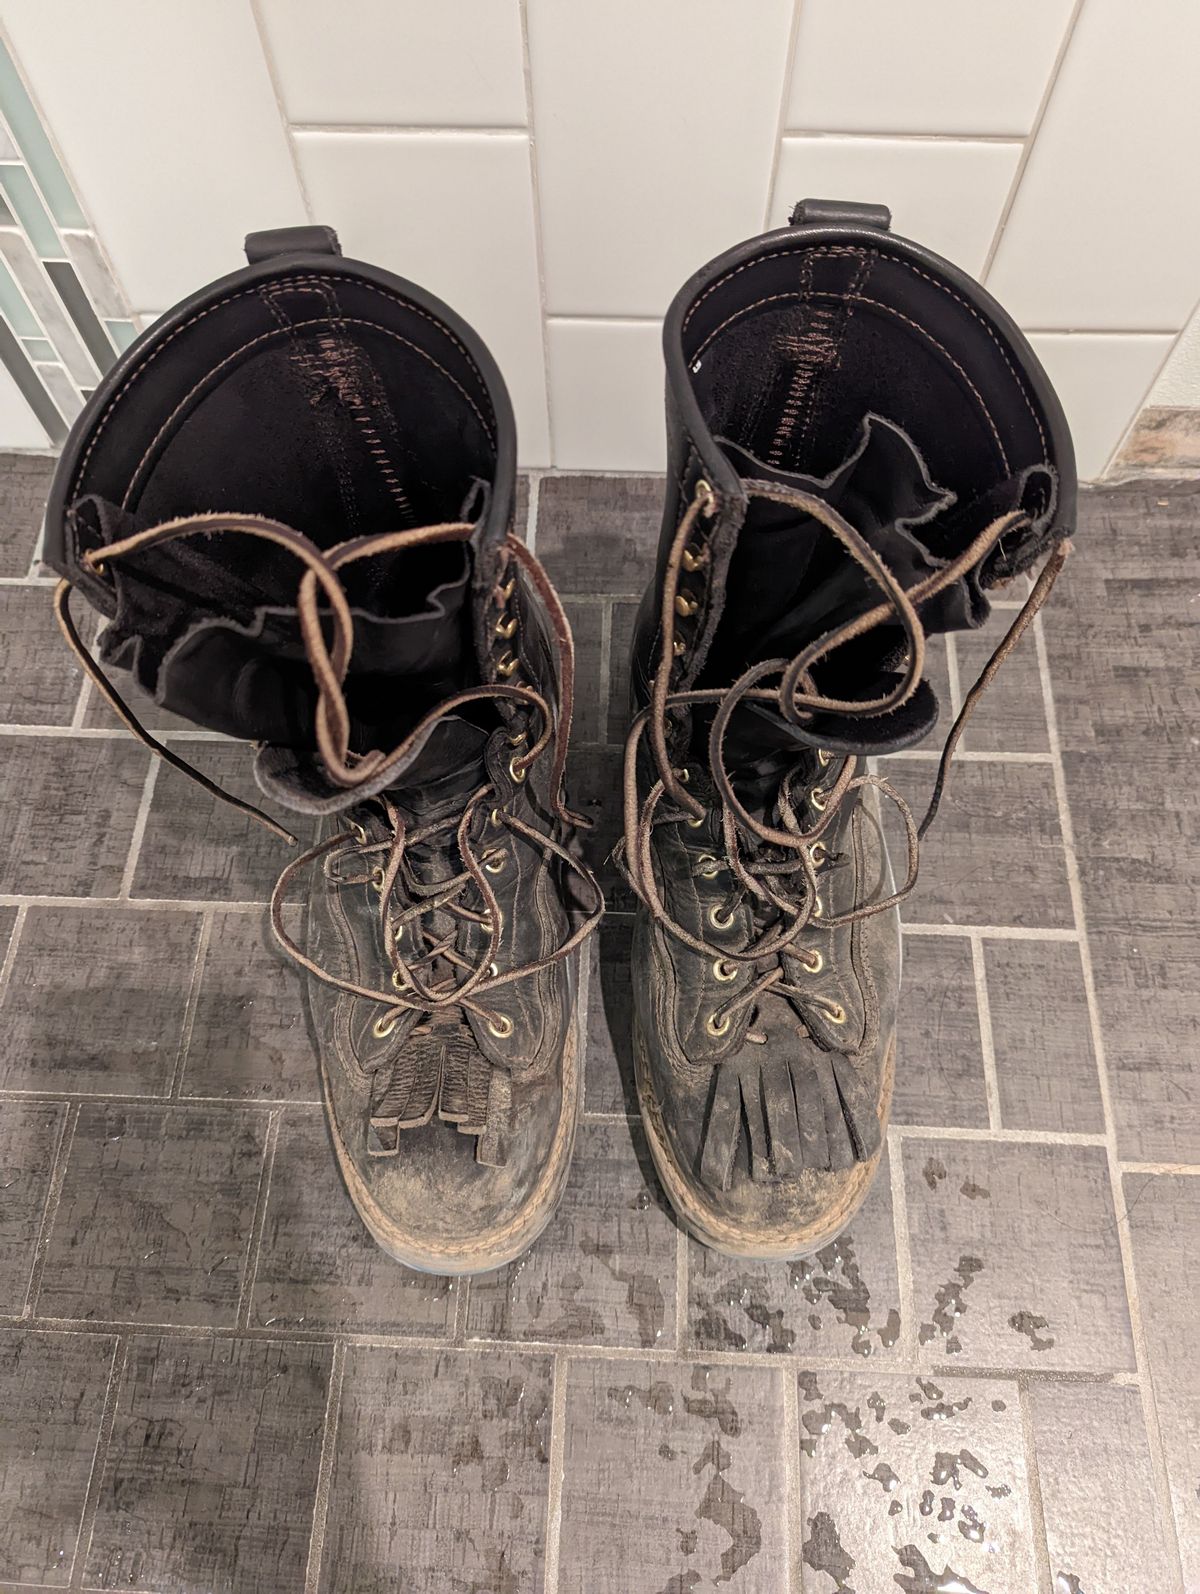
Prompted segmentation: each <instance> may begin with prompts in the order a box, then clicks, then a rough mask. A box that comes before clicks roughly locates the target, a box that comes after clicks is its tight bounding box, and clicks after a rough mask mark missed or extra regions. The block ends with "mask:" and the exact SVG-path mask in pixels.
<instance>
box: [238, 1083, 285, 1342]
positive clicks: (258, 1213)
mask: <svg viewBox="0 0 1200 1594" xmlns="http://www.w3.org/2000/svg"><path fill="white" fill-rule="evenodd" d="M282 1122H283V1109H282V1108H279V1107H277V1108H276V1109H275V1110H274V1111H273V1112H272V1113H271V1114H270V1116H269V1117H268V1119H267V1133H266V1138H265V1139H264V1141H263V1154H262V1165H261V1166H260V1168H259V1170H258V1191H257V1193H256V1195H255V1199H254V1217H253V1219H252V1221H251V1224H250V1234H249V1237H248V1239H247V1242H246V1257H245V1261H244V1263H243V1265H242V1266H243V1270H242V1285H241V1289H240V1290H239V1291H238V1305H237V1313H236V1315H235V1318H234V1321H235V1323H236V1325H237V1327H238V1328H239V1329H246V1328H250V1327H251V1326H252V1325H251V1322H250V1307H251V1303H252V1299H253V1295H254V1284H255V1281H256V1279H257V1278H258V1266H259V1263H260V1262H261V1260H262V1243H263V1231H264V1229H265V1228H266V1224H267V1202H268V1201H269V1200H270V1198H271V1176H272V1174H273V1173H274V1172H275V1152H276V1150H277V1148H278V1146H279V1129H280V1125H281V1124H282Z"/></svg>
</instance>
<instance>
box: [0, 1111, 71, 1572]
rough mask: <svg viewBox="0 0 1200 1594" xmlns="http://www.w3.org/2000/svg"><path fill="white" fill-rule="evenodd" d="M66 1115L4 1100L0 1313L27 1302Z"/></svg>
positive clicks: (0, 1119)
mask: <svg viewBox="0 0 1200 1594" xmlns="http://www.w3.org/2000/svg"><path fill="white" fill-rule="evenodd" d="M65 1117H66V1108H65V1107H62V1106H60V1105H59V1104H58V1103H57V1102H41V1101H39V1102H33V1101H6V1102H4V1103H3V1105H2V1106H0V1313H3V1314H7V1315H11V1316H19V1315H20V1312H21V1310H22V1308H23V1307H24V1305H25V1294H26V1291H27V1290H28V1288H29V1275H30V1272H31V1271H32V1268H33V1253H34V1247H35V1246H36V1245H37V1238H38V1234H39V1232H40V1230H41V1226H42V1214H43V1213H44V1212H45V1209H46V1197H47V1195H48V1194H49V1191H50V1177H51V1174H52V1173H53V1170H54V1154H55V1152H56V1150H57V1148H58V1143H59V1138H60V1136H61V1134H62V1129H63V1121H64V1119H65ZM2 1427H3V1425H2V1424H0V1428H2ZM0 1564H2V1563H0Z"/></svg>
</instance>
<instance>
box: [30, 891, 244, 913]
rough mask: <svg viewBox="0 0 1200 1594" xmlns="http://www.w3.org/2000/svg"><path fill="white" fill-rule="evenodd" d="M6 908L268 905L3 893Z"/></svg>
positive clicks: (238, 908) (195, 909)
mask: <svg viewBox="0 0 1200 1594" xmlns="http://www.w3.org/2000/svg"><path fill="white" fill-rule="evenodd" d="M0 907H3V908H22V907H26V908H82V907H87V908H138V909H157V910H160V911H161V910H162V909H172V910H174V911H176V912H179V913H204V912H205V911H206V910H207V909H209V908H212V907H219V908H220V909H221V912H222V913H261V912H262V911H263V909H264V908H265V907H266V903H265V902H218V903H214V902H213V900H212V899H211V898H207V897H88V896H77V897H55V896H49V895H41V894H39V893H37V892H32V891H31V892H25V893H22V892H11V891H10V892H0Z"/></svg>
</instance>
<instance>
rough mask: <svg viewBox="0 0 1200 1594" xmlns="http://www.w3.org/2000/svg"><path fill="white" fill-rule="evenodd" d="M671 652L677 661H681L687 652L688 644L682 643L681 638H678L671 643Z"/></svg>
mask: <svg viewBox="0 0 1200 1594" xmlns="http://www.w3.org/2000/svg"><path fill="white" fill-rule="evenodd" d="M671 652H672V653H673V654H674V655H675V657H676V658H677V659H681V658H682V657H683V655H684V654H685V653H686V652H687V643H686V642H681V641H680V640H679V638H678V637H676V638H675V640H674V642H672V643H671Z"/></svg>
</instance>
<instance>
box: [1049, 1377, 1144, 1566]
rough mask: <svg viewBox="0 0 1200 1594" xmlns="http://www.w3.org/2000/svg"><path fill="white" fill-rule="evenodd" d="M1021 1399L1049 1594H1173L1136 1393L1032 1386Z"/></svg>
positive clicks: (1100, 1387) (1087, 1387)
mask: <svg viewBox="0 0 1200 1594" xmlns="http://www.w3.org/2000/svg"><path fill="white" fill-rule="evenodd" d="M1026 1398H1027V1399H1028V1401H1029V1410H1030V1416H1031V1418H1032V1425H1033V1441H1034V1448H1035V1450H1036V1451H1037V1458H1038V1471H1039V1474H1040V1478H1041V1491H1042V1515H1043V1517H1044V1519H1045V1524H1046V1544H1047V1548H1048V1550H1049V1552H1050V1574H1051V1576H1052V1577H1053V1579H1054V1586H1055V1588H1056V1590H1057V1589H1060V1588H1061V1589H1063V1590H1070V1589H1081V1590H1086V1594H1129V1591H1130V1590H1132V1589H1146V1590H1151V1589H1168V1588H1171V1587H1172V1586H1173V1582H1174V1579H1173V1574H1172V1572H1171V1563H1172V1561H1173V1559H1174V1557H1173V1555H1172V1554H1171V1552H1170V1550H1169V1548H1168V1543H1169V1541H1168V1539H1167V1537H1166V1533H1165V1531H1164V1526H1163V1523H1162V1522H1161V1520H1160V1516H1159V1508H1158V1502H1157V1500H1156V1498H1155V1492H1154V1474H1153V1471H1152V1468H1151V1462H1150V1450H1149V1446H1148V1445H1147V1443H1146V1427H1145V1423H1144V1421H1143V1418H1142V1397H1141V1394H1140V1392H1139V1391H1138V1390H1136V1389H1122V1388H1106V1387H1104V1386H1103V1385H1100V1384H1074V1383H1071V1384H1054V1383H1050V1382H1048V1381H1045V1380H1041V1379H1039V1380H1038V1381H1036V1382H1034V1383H1031V1384H1030V1387H1029V1391H1028V1395H1027V1397H1026Z"/></svg>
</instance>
